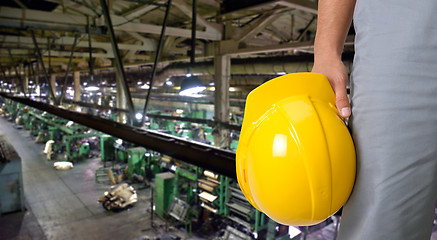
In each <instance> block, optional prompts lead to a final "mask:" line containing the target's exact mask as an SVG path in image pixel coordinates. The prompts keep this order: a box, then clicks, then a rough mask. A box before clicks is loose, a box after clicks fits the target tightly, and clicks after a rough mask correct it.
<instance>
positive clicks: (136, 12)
mask: <svg viewBox="0 0 437 240" xmlns="http://www.w3.org/2000/svg"><path fill="white" fill-rule="evenodd" d="M158 7H159V6H156V5H150V4H143V5H141V6H139V7H137V8H135V9H132V10H130V11H129V12H127V13H124V14H123V17H124V18H126V20H130V19H134V18H138V17H140V16H142V15H144V14H146V13H148V12H150V11H153V10H155V9H156V8H158Z"/></svg>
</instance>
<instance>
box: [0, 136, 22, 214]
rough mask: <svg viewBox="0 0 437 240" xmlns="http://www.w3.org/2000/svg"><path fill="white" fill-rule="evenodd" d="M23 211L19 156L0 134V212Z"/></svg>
mask: <svg viewBox="0 0 437 240" xmlns="http://www.w3.org/2000/svg"><path fill="white" fill-rule="evenodd" d="M16 211H24V194H23V177H22V171H21V158H20V156H18V153H17V152H16V151H15V149H14V147H13V146H12V145H11V144H10V143H9V142H8V140H7V138H6V136H3V135H0V214H5V213H10V212H16Z"/></svg>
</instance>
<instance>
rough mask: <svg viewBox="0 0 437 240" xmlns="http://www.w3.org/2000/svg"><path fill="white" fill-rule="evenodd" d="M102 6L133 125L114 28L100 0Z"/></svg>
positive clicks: (106, 7)
mask: <svg viewBox="0 0 437 240" xmlns="http://www.w3.org/2000/svg"><path fill="white" fill-rule="evenodd" d="M100 4H101V6H102V11H103V16H104V17H105V22H106V25H107V27H108V33H109V38H110V39H111V45H112V50H113V52H114V59H115V63H116V67H117V72H118V73H119V76H118V77H119V79H120V83H121V86H122V88H123V91H124V94H125V95H126V100H127V106H128V109H129V111H130V123H131V125H132V124H133V118H134V111H135V110H134V104H133V102H132V97H131V94H130V90H129V86H128V84H127V81H126V74H125V72H124V68H123V62H122V60H121V56H120V52H119V51H118V45H117V40H116V39H115V33H114V28H113V26H112V21H111V17H110V16H109V10H108V6H107V4H106V1H105V0H100Z"/></svg>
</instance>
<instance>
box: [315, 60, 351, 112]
mask: <svg viewBox="0 0 437 240" xmlns="http://www.w3.org/2000/svg"><path fill="white" fill-rule="evenodd" d="M312 72H315V73H321V74H324V75H325V76H326V77H327V78H328V80H329V83H330V84H331V87H332V89H333V90H334V93H335V105H336V106H337V109H338V112H339V114H340V116H342V117H343V118H347V117H349V116H350V115H351V106H350V104H349V99H348V97H347V90H346V85H347V80H348V77H347V71H346V67H345V66H344V64H343V62H342V61H341V60H338V61H332V59H329V60H326V61H324V60H316V61H315V62H314V67H313V70H312Z"/></svg>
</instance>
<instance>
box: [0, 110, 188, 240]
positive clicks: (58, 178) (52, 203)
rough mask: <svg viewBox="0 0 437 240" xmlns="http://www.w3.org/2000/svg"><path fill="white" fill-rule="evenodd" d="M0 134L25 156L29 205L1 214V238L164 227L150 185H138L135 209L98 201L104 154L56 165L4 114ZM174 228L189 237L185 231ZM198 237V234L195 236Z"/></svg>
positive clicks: (116, 234)
mask: <svg viewBox="0 0 437 240" xmlns="http://www.w3.org/2000/svg"><path fill="white" fill-rule="evenodd" d="M0 134H2V135H6V136H7V137H8V139H9V141H10V142H11V143H12V145H13V146H14V147H15V149H16V151H17V152H18V154H19V155H20V157H21V159H22V170H23V182H24V195H25V202H26V208H27V211H25V212H22V213H13V214H6V215H3V216H0V226H1V227H0V239H142V238H144V237H155V236H156V235H158V234H160V233H162V232H164V227H165V222H163V221H162V220H161V219H158V218H156V217H155V219H154V222H153V223H154V225H155V226H157V227H155V228H152V227H151V219H150V216H151V214H150V200H149V199H150V197H151V195H150V190H149V189H138V188H139V186H135V185H134V187H135V189H136V190H137V193H138V198H139V201H138V203H137V205H135V206H134V207H133V208H132V209H130V210H127V211H122V212H118V213H113V212H107V211H106V210H104V209H103V208H102V206H101V205H100V204H98V203H97V199H98V198H99V197H100V195H101V194H103V193H104V192H105V191H106V190H107V188H108V187H109V185H107V184H104V183H95V179H94V171H95V170H96V169H98V168H100V167H102V163H101V161H100V159H89V160H86V161H82V162H80V163H76V164H75V166H74V168H73V169H71V170H67V171H57V170H55V169H54V168H53V161H48V160H46V158H45V156H44V155H43V154H42V151H43V147H44V146H43V144H37V143H35V142H34V140H33V138H32V137H30V136H29V132H28V131H25V130H18V129H15V128H13V124H12V123H11V122H8V121H6V120H5V119H4V118H1V117H0ZM173 232H174V234H176V235H178V236H181V237H182V238H183V239H187V236H186V235H185V234H183V232H182V231H179V230H175V231H173ZM191 239H194V237H191Z"/></svg>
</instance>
